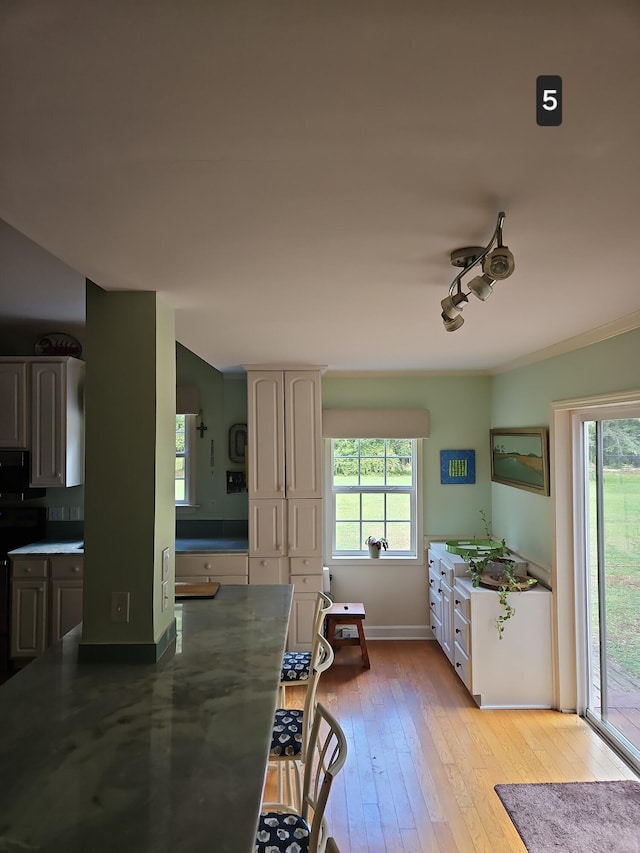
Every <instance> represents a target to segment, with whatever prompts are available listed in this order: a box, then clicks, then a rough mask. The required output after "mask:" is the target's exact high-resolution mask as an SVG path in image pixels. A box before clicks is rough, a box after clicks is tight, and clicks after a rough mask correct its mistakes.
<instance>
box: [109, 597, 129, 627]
mask: <svg viewBox="0 0 640 853" xmlns="http://www.w3.org/2000/svg"><path fill="white" fill-rule="evenodd" d="M129 601H130V593H128V592H112V593H111V621H112V622H128V621H129Z"/></svg>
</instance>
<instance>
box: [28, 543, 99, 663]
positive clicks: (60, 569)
mask: <svg viewBox="0 0 640 853" xmlns="http://www.w3.org/2000/svg"><path fill="white" fill-rule="evenodd" d="M83 566H84V557H83V555H82V554H69V555H55V556H49V555H47V556H29V555H26V556H24V557H13V558H12V559H11V657H12V658H13V659H15V660H19V659H21V658H27V659H29V658H34V657H37V656H38V655H39V654H41V653H42V652H44V651H45V649H47V648H48V647H49V646H50V645H51V644H52V643H55V642H57V641H58V640H59V639H61V638H62V637H63V636H64V635H65V634H66V633H67V632H68V631H70V630H71V629H72V628H75V626H76V625H78V624H79V623H80V622H82V588H83V580H82V576H83Z"/></svg>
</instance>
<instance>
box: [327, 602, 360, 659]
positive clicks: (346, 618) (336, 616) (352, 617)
mask: <svg viewBox="0 0 640 853" xmlns="http://www.w3.org/2000/svg"><path fill="white" fill-rule="evenodd" d="M365 618H366V613H365V612H364V604H362V603H361V602H360V603H354V602H350V603H348V604H343V603H338V604H334V605H333V606H332V607H330V608H329V610H327V640H328V641H329V643H330V644H331V646H332V647H333V648H334V649H337V648H339V647H340V646H360V649H361V651H362V662H363V664H364V665H365V667H366V669H370V668H371V664H370V663H369V652H368V651H367V641H366V639H365V636H364V627H363V625H362V623H363V622H364V620H365ZM338 625H355V626H356V627H357V629H358V636H357V637H349V638H345V637H336V628H337V627H338Z"/></svg>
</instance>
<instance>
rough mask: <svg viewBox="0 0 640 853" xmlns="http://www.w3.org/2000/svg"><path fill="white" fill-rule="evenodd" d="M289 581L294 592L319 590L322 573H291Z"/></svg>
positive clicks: (320, 588)
mask: <svg viewBox="0 0 640 853" xmlns="http://www.w3.org/2000/svg"><path fill="white" fill-rule="evenodd" d="M289 583H292V584H293V586H294V592H320V591H321V590H322V573H320V574H319V575H291V576H290V578H289Z"/></svg>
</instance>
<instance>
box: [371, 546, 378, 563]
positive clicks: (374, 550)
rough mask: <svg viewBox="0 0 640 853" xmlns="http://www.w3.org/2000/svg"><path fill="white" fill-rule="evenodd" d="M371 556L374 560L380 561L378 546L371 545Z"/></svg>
mask: <svg viewBox="0 0 640 853" xmlns="http://www.w3.org/2000/svg"><path fill="white" fill-rule="evenodd" d="M369 556H370V557H371V559H372V560H379V559H380V548H378V546H377V545H369Z"/></svg>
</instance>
